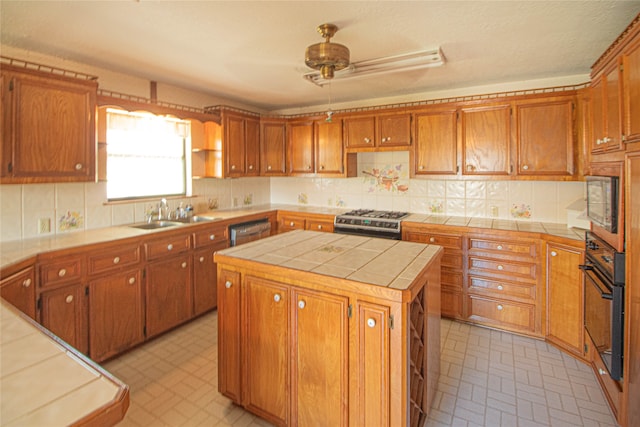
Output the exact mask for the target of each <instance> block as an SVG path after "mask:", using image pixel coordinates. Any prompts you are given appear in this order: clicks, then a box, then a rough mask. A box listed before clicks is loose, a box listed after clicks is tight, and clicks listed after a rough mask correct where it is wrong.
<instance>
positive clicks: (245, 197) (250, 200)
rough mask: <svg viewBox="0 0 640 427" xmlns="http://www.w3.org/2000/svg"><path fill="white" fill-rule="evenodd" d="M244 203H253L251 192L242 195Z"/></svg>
mask: <svg viewBox="0 0 640 427" xmlns="http://www.w3.org/2000/svg"><path fill="white" fill-rule="evenodd" d="M243 203H244V205H245V206H247V205H252V204H253V194H252V193H249V194H247V195H245V196H244V201H243Z"/></svg>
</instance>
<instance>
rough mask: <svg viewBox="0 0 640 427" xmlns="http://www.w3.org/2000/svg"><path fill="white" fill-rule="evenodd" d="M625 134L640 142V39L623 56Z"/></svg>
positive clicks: (627, 138)
mask: <svg viewBox="0 0 640 427" xmlns="http://www.w3.org/2000/svg"><path fill="white" fill-rule="evenodd" d="M622 94H623V134H624V137H625V142H627V143H629V142H638V141H640V37H637V38H636V40H635V42H634V43H632V44H631V45H629V46H628V47H627V49H626V50H625V52H624V53H623V55H622Z"/></svg>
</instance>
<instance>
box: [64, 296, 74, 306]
mask: <svg viewBox="0 0 640 427" xmlns="http://www.w3.org/2000/svg"><path fill="white" fill-rule="evenodd" d="M64 302H66V303H67V304H71V303H72V302H73V295H67V297H66V298H65V299H64Z"/></svg>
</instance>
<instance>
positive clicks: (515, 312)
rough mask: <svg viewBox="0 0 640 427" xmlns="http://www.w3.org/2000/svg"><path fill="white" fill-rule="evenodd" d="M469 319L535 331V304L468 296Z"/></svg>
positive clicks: (497, 325)
mask: <svg viewBox="0 0 640 427" xmlns="http://www.w3.org/2000/svg"><path fill="white" fill-rule="evenodd" d="M467 309H468V310H469V320H472V321H476V322H480V323H484V324H488V325H492V326H496V327H499V328H501V329H511V330H517V331H523V332H531V333H533V332H535V306H533V305H529V304H517V303H513V302H508V301H505V300H498V299H489V298H486V299H485V298H481V297H477V296H474V295H469V296H468V297H467Z"/></svg>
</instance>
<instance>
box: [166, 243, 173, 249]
mask: <svg viewBox="0 0 640 427" xmlns="http://www.w3.org/2000/svg"><path fill="white" fill-rule="evenodd" d="M172 249H173V245H172V244H171V243H169V244H168V245H167V250H168V251H170V250H172Z"/></svg>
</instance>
